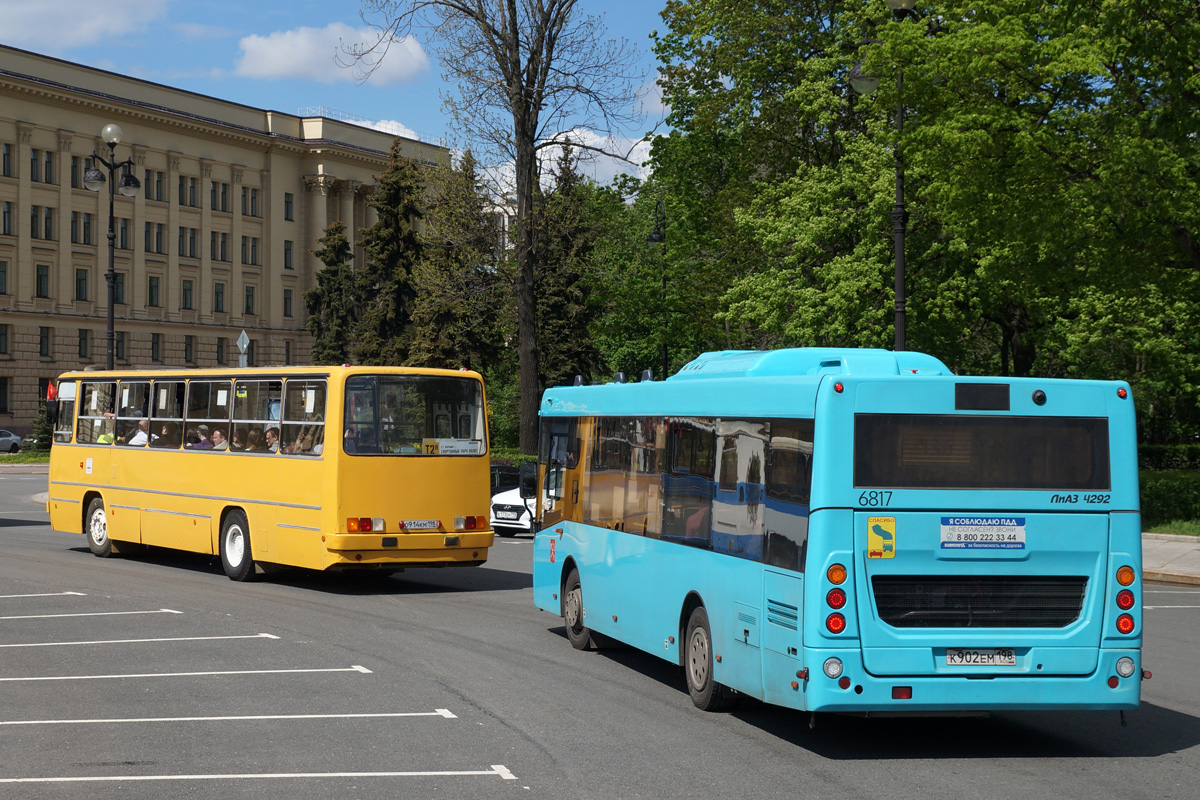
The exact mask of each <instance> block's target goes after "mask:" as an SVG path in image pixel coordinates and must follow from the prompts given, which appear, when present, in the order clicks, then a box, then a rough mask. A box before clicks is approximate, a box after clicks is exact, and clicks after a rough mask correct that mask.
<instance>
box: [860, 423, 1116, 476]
mask: <svg viewBox="0 0 1200 800" xmlns="http://www.w3.org/2000/svg"><path fill="white" fill-rule="evenodd" d="M1109 484H1110V479H1109V460H1108V420H1107V419H1105V418H1103V417H1095V418H1093V417H1079V418H1076V417H1003V416H986V417H977V416H966V415H957V414H956V415H950V414H946V415H937V414H856V415H855V417H854V485H855V487H864V488H874V487H879V488H896V489H903V488H907V489H1034V490H1076V491H1104V490H1108V489H1109V488H1110V485H1109Z"/></svg>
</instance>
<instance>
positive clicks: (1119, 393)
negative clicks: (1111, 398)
mask: <svg viewBox="0 0 1200 800" xmlns="http://www.w3.org/2000/svg"><path fill="white" fill-rule="evenodd" d="M1117 397H1119V398H1121V399H1122V400H1124V399H1125V398H1126V397H1129V390H1127V389H1126V388H1125V387H1124V386H1122V387H1121V388H1120V389H1117Z"/></svg>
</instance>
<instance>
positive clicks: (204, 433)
mask: <svg viewBox="0 0 1200 800" xmlns="http://www.w3.org/2000/svg"><path fill="white" fill-rule="evenodd" d="M196 436H197V437H198V441H197V442H196V443H195V444H194V445H191V448H192V449H193V450H212V449H213V443H212V440H211V439H209V438H208V426H207V425H198V426H197V427H196Z"/></svg>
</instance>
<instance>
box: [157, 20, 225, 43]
mask: <svg viewBox="0 0 1200 800" xmlns="http://www.w3.org/2000/svg"><path fill="white" fill-rule="evenodd" d="M171 27H172V28H174V29H175V30H177V31H179V34H180V35H181V36H183V38H184V39H188V40H197V39H226V38H229V37H231V36H237V31H235V30H233V29H232V28H223V27H221V26H220V25H205V24H203V23H199V22H179V23H176V24H175V25H172V26H171Z"/></svg>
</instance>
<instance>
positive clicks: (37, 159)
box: [29, 150, 42, 183]
mask: <svg viewBox="0 0 1200 800" xmlns="http://www.w3.org/2000/svg"><path fill="white" fill-rule="evenodd" d="M41 163H42V151H41V150H30V151H29V180H31V181H33V182H34V183H38V182H39V181H41V179H42V178H41Z"/></svg>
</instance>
